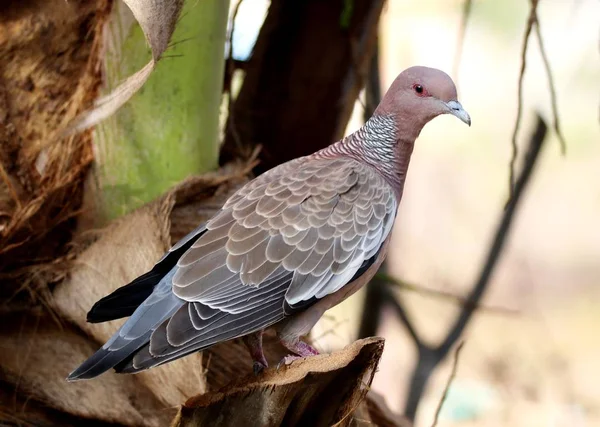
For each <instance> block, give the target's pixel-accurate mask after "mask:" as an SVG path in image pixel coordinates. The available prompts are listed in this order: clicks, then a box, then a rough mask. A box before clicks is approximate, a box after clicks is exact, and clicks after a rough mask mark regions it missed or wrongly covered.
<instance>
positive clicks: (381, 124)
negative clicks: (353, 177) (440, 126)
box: [318, 116, 418, 201]
mask: <svg viewBox="0 0 600 427" xmlns="http://www.w3.org/2000/svg"><path fill="white" fill-rule="evenodd" d="M398 125H399V122H398V120H396V119H395V118H394V117H392V116H373V117H371V118H370V119H369V120H368V121H367V122H366V123H365V124H364V126H362V127H361V128H360V129H358V130H357V131H356V132H354V133H352V134H350V135H348V136H347V137H345V138H344V139H342V140H341V141H338V142H336V143H334V144H332V145H330V146H329V147H327V148H325V149H323V150H321V151H320V152H318V157H338V156H347V157H351V158H353V159H355V160H357V161H359V162H361V163H365V164H367V165H369V166H371V167H372V168H373V169H375V170H377V172H379V173H380V174H381V175H382V177H383V178H384V179H385V180H386V181H387V182H388V183H389V184H390V185H391V186H392V187H393V188H394V191H395V193H396V197H397V199H398V201H400V198H401V197H402V191H403V189H404V182H405V180H406V174H407V172H408V165H409V162H410V156H411V154H412V151H413V147H414V143H415V139H416V137H417V136H418V133H417V134H416V135H412V134H410V133H407V132H403V131H402V129H400V128H399V126H398Z"/></svg>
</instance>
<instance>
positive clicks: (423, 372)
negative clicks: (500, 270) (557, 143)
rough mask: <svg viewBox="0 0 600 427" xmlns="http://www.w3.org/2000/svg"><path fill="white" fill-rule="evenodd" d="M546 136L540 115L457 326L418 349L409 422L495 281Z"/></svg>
mask: <svg viewBox="0 0 600 427" xmlns="http://www.w3.org/2000/svg"><path fill="white" fill-rule="evenodd" d="M546 132H547V126H546V123H545V122H544V120H543V119H542V117H541V116H540V115H539V114H538V115H537V126H536V128H535V131H534V132H533V134H532V136H531V138H530V140H529V147H528V150H527V154H526V156H525V164H524V166H523V169H522V170H521V172H520V174H519V177H518V179H517V181H516V183H515V187H514V195H513V197H512V198H511V199H510V201H509V203H508V205H507V206H506V208H505V209H504V212H503V215H502V219H501V221H500V224H499V225H498V228H497V230H496V234H495V237H494V240H493V242H492V244H491V246H490V249H489V252H488V256H487V258H486V261H485V263H484V265H483V267H482V270H481V273H480V275H479V278H478V280H477V282H476V283H475V285H474V286H473V289H472V290H471V292H470V293H469V295H468V297H467V299H466V301H467V303H466V304H464V305H463V307H462V310H461V312H460V314H459V316H458V317H457V319H456V321H455V322H454V325H453V326H452V327H451V328H450V329H449V332H448V334H447V336H446V338H445V339H444V340H443V341H442V343H441V344H440V345H438V346H437V347H430V346H428V345H424V344H422V345H420V346H419V347H418V349H419V359H418V361H417V365H416V367H415V369H414V371H413V374H412V378H411V383H410V387H409V391H408V397H407V400H406V405H405V409H404V414H405V416H406V417H407V418H408V419H410V420H414V417H415V415H416V412H417V407H418V404H419V401H420V399H421V396H422V394H423V392H424V390H425V385H426V383H427V381H428V380H429V378H430V377H431V374H432V372H433V370H434V369H435V367H436V366H437V365H438V364H439V363H440V362H441V361H442V360H443V359H444V358H445V357H446V356H447V354H448V352H449V351H450V349H451V348H452V346H453V345H454V343H455V342H456V341H457V340H458V339H459V338H460V336H461V335H462V333H463V331H464V329H465V327H466V325H467V324H468V322H469V320H470V319H471V316H472V315H473V313H474V311H475V307H476V306H477V304H478V303H479V301H480V300H481V298H482V297H483V294H484V293H485V290H486V289H487V286H488V284H489V281H490V278H491V277H492V273H493V271H494V269H495V266H496V264H497V262H498V260H499V259H500V255H501V253H502V249H503V248H504V243H505V242H506V238H507V236H508V232H509V230H510V226H511V224H512V221H513V218H514V215H515V212H516V209H517V206H518V204H519V201H520V200H521V198H522V195H523V193H524V190H525V188H526V186H527V184H528V182H529V179H530V178H531V174H532V172H533V169H534V166H535V164H536V162H537V159H538V158H539V153H540V150H541V148H542V145H543V142H544V139H545V136H546ZM395 305H396V306H399V308H398V307H396V311H397V312H398V314H399V316H400V319H401V320H402V323H403V324H404V326H405V327H406V328H407V330H408V332H409V334H411V336H413V335H414V336H413V340H415V342H418V343H419V342H420V340H419V337H418V336H416V334H415V330H414V327H413V325H412V324H411V323H410V322H409V319H408V318H407V316H406V313H405V311H404V308H403V307H402V305H401V303H400V301H395Z"/></svg>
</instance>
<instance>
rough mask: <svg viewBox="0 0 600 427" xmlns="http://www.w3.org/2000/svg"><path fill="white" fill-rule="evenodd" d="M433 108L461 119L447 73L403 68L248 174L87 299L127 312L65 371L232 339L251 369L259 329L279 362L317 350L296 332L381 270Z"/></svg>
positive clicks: (146, 360) (126, 368) (136, 361)
mask: <svg viewBox="0 0 600 427" xmlns="http://www.w3.org/2000/svg"><path fill="white" fill-rule="evenodd" d="M441 114H452V115H454V116H456V117H457V118H459V119H460V120H462V121H463V122H465V123H466V124H468V125H469V126H470V125H471V118H470V117H469V114H468V113H467V112H466V111H465V110H464V109H463V107H462V105H461V104H460V103H459V102H458V99H457V93H456V87H455V85H454V83H453V81H452V79H451V78H450V77H449V76H448V75H447V74H446V73H444V72H443V71H440V70H437V69H433V68H428V67H422V66H416V67H411V68H408V69H406V70H405V71H403V72H402V73H401V74H400V75H399V76H398V77H397V78H396V79H395V80H394V82H393V83H392V85H391V86H390V88H389V90H388V91H387V93H386V94H385V96H384V97H383V99H382V101H381V103H380V104H379V105H378V107H377V108H376V110H375V111H374V113H373V116H372V117H371V118H370V119H369V120H368V121H367V122H366V123H365V124H364V125H363V126H362V127H361V128H360V129H358V130H357V131H356V132H354V133H352V134H350V135H348V136H346V137H345V138H343V139H341V140H339V141H337V142H335V143H333V144H332V145H330V146H328V147H326V148H324V149H322V150H320V151H317V152H316V153H313V154H311V155H308V156H305V157H301V158H297V159H294V160H291V161H288V162H286V163H283V164H281V165H279V166H277V167H275V168H273V169H271V170H269V171H267V172H265V173H263V174H262V175H259V176H258V177H256V178H255V179H254V180H252V181H250V182H248V183H247V184H246V185H244V186H243V187H242V188H240V189H239V190H238V191H237V192H236V193H234V194H233V195H232V196H231V197H230V198H229V199H228V200H227V201H226V202H225V204H224V205H223V206H222V208H221V209H220V210H219V211H218V212H217V213H216V214H215V215H214V216H213V217H212V218H211V219H210V220H208V221H207V222H206V223H204V224H201V225H200V226H198V227H197V228H196V229H195V230H193V231H192V232H190V233H189V234H188V235H187V236H185V237H184V238H183V239H182V240H180V241H179V242H177V243H176V244H175V245H174V246H173V247H171V249H170V250H169V251H168V252H167V253H166V254H165V255H163V257H162V258H161V259H160V260H158V262H157V263H156V264H155V265H154V267H153V268H152V269H151V270H150V271H148V272H147V273H145V274H143V275H142V276H140V277H138V278H137V279H135V280H133V281H132V282H131V283H129V284H128V285H125V286H123V287H121V288H119V289H117V290H116V291H114V292H113V293H112V294H110V295H108V296H106V297H104V298H102V299H101V300H99V301H98V302H97V303H95V305H94V306H93V307H92V309H91V310H90V312H89V313H88V315H87V321H88V322H92V323H95V322H105V321H109V320H114V319H118V318H122V317H127V316H130V317H129V319H128V320H127V321H126V322H125V323H124V324H123V326H122V327H121V328H120V329H119V330H118V331H117V332H116V333H115V334H114V335H113V336H112V337H111V338H110V339H109V340H108V341H107V342H106V343H105V344H104V345H103V346H102V347H101V348H100V349H99V350H98V351H97V352H96V353H94V354H93V355H92V356H91V357H90V358H89V359H87V360H86V361H85V362H83V364H82V365H81V366H79V367H78V368H77V369H75V370H74V371H73V372H72V373H71V374H70V375H69V376H68V378H67V379H68V380H70V381H74V380H81V379H90V378H94V377H96V376H98V375H100V374H102V373H104V372H106V371H108V370H110V369H111V368H114V370H115V371H116V372H118V373H136V372H140V371H143V370H146V369H149V368H152V367H154V366H158V365H162V364H164V363H167V362H170V361H173V360H175V359H178V358H180V357H183V356H186V355H188V354H190V353H193V352H197V351H202V350H205V349H207V348H209V347H211V346H213V345H215V344H217V343H220V342H224V341H229V340H232V339H235V338H242V340H243V341H244V343H245V344H246V346H247V347H248V350H249V352H250V355H251V356H252V359H253V361H254V366H253V367H254V370H255V372H260V371H262V370H263V369H265V368H267V367H268V364H267V361H266V359H265V356H264V354H263V348H262V336H263V335H262V334H263V332H264V331H265V330H266V329H267V328H274V329H275V332H276V335H277V337H278V340H279V342H280V343H281V344H282V345H283V346H284V347H285V348H286V349H287V351H288V352H289V356H288V357H287V358H286V359H285V361H286V363H288V362H290V361H291V360H294V359H295V358H303V357H309V356H312V355H316V354H318V352H317V350H316V349H314V348H313V347H312V346H310V345H309V344H308V343H306V342H304V341H302V340H301V339H300V338H301V337H303V336H305V335H306V334H308V333H309V332H310V330H311V328H312V327H313V326H314V325H315V323H316V322H317V321H318V320H319V318H320V317H321V316H322V315H323V313H324V312H325V311H326V310H328V309H329V308H331V307H333V306H335V305H337V304H339V303H340V302H341V301H343V300H344V299H346V298H347V297H349V296H350V295H352V294H353V293H355V292H356V291H357V290H358V289H360V288H361V287H362V286H363V285H364V284H365V283H367V282H368V281H369V280H370V279H371V278H372V277H373V275H374V274H375V273H376V271H377V269H378V268H379V267H380V265H381V263H382V261H383V259H384V258H385V256H386V254H387V249H388V245H389V242H390V236H391V231H392V227H393V225H394V221H395V219H396V214H397V210H398V206H399V203H400V199H401V197H402V192H403V188H404V183H405V180H406V174H407V171H408V165H409V161H410V156H411V153H412V151H413V147H414V143H415V140H416V139H417V137H418V136H419V133H420V132H421V130H422V129H423V126H425V124H426V123H427V122H429V121H430V120H432V119H433V118H434V117H436V116H438V115H441Z"/></svg>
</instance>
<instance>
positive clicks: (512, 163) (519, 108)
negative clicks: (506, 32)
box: [508, 0, 538, 200]
mask: <svg viewBox="0 0 600 427" xmlns="http://www.w3.org/2000/svg"><path fill="white" fill-rule="evenodd" d="M537 5H538V0H531V9H530V11H529V18H528V19H527V27H525V35H524V36H523V46H522V48H521V70H520V72H519V87H518V91H517V118H516V120H515V128H514V130H513V134H512V139H511V145H512V156H511V158H510V167H509V169H510V170H509V179H508V181H509V182H508V184H509V189H510V197H509V200H510V199H512V198H513V196H514V182H515V163H516V161H517V156H518V154H519V152H518V147H517V135H518V134H519V127H520V126H521V116H522V115H523V78H524V77H525V69H526V68H527V47H528V45H529V36H530V35H531V30H532V29H533V26H534V25H535V23H536V20H537Z"/></svg>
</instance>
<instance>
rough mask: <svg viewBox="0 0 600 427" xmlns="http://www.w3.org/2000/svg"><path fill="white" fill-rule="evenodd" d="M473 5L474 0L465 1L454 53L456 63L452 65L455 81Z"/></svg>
mask: <svg viewBox="0 0 600 427" xmlns="http://www.w3.org/2000/svg"><path fill="white" fill-rule="evenodd" d="M472 6H473V0H465V2H464V3H463V10H462V15H461V19H460V27H459V28H458V37H457V39H456V53H455V55H454V64H453V66H452V77H454V81H455V82H458V69H459V67H460V61H461V59H462V52H463V47H464V45H465V36H466V34H467V25H468V24H469V18H470V16H471V8H472Z"/></svg>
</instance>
